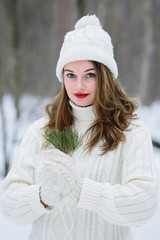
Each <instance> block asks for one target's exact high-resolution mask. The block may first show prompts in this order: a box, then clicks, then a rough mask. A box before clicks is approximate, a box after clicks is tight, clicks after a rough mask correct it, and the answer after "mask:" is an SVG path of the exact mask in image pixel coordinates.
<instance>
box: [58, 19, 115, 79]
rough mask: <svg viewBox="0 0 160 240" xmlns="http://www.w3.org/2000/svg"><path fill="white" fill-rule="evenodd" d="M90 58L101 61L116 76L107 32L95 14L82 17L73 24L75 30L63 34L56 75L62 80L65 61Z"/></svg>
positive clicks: (111, 47) (111, 46)
mask: <svg viewBox="0 0 160 240" xmlns="http://www.w3.org/2000/svg"><path fill="white" fill-rule="evenodd" d="M80 60H92V61H96V62H100V63H103V64H104V65H106V66H107V67H108V68H109V69H110V71H111V72H112V73H113V75H114V77H115V78H117V77H118V68H117V64H116V61H115V59H114V54H113V45H112V42H111V38H110V36H109V34H108V33H107V32H106V31H104V30H103V29H102V26H101V24H100V22H99V19H98V18H97V17H96V16H95V15H90V16H89V15H87V16H84V17H82V18H81V19H80V20H78V22H77V23H76V25H75V30H73V31H70V32H68V33H67V34H66V35H65V38H64V42H63V45H62V48H61V51H60V56H59V59H58V62H57V67H56V75H57V77H58V80H59V81H60V82H62V81H63V76H62V72H63V68H64V66H65V65H66V64H67V63H70V62H74V61H80Z"/></svg>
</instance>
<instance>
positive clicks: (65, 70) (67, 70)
mask: <svg viewBox="0 0 160 240" xmlns="http://www.w3.org/2000/svg"><path fill="white" fill-rule="evenodd" d="M93 70H94V71H95V68H90V69H87V70H85V71H84V72H89V71H93ZM64 72H72V73H73V72H74V71H72V70H70V69H64Z"/></svg>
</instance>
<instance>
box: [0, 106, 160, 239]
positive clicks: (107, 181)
mask: <svg viewBox="0 0 160 240" xmlns="http://www.w3.org/2000/svg"><path fill="white" fill-rule="evenodd" d="M71 106H72V111H73V115H74V118H75V122H74V127H75V128H76V129H77V130H78V131H79V133H81V132H83V133H84V132H85V131H86V129H87V128H88V127H90V125H91V124H92V123H93V121H94V120H95V115H94V112H93V107H92V106H90V107H86V108H81V107H77V106H75V105H74V104H73V103H72V105H71ZM134 123H135V125H133V126H130V127H131V128H132V130H131V131H130V132H126V142H125V143H120V144H119V146H118V147H117V149H116V150H114V151H110V152H108V153H106V154H105V155H103V156H101V155H100V149H99V148H98V146H97V147H95V148H94V149H93V151H92V152H91V153H90V154H86V153H85V152H84V151H83V145H85V142H84V143H83V145H82V146H81V147H80V148H79V149H78V150H77V151H76V152H75V153H74V154H73V156H72V157H71V159H72V161H74V163H75V165H76V171H75V172H76V176H77V177H78V178H81V179H83V183H82V188H81V186H80V188H78V191H77V193H78V197H77V196H76V195H77V194H76V193H75V196H76V197H73V196H74V193H73V192H72V194H73V195H72V196H70V197H69V196H68V195H67V197H66V198H64V200H63V201H62V202H60V203H59V204H57V205H56V206H55V208H53V209H52V210H49V209H45V208H44V207H43V205H42V204H41V203H40V200H39V187H40V185H39V182H38V179H37V176H38V172H37V171H39V170H38V169H39V161H38V157H37V156H38V155H39V154H41V147H42V145H43V141H44V139H43V137H42V132H41V130H40V129H41V128H42V127H43V126H44V125H45V124H46V120H45V119H44V118H43V119H40V120H38V121H36V122H35V123H34V124H33V125H32V126H31V127H30V128H29V129H28V131H27V132H26V134H25V136H24V138H23V141H22V143H21V146H20V150H19V156H18V158H17V160H16V161H15V162H14V164H13V167H12V169H11V171H10V173H9V175H8V176H7V178H6V179H5V180H4V181H3V183H2V184H1V191H0V193H1V194H0V202H1V206H2V209H3V211H4V213H5V214H6V215H7V216H8V217H10V218H11V219H12V220H14V221H16V222H18V223H21V224H22V223H32V232H31V235H30V238H29V240H44V239H45V240H51V239H54V240H106V239H109V240H132V239H133V237H132V234H131V230H130V227H132V226H134V227H135V226H141V225H142V224H144V223H145V222H146V221H148V220H149V219H150V218H151V217H152V216H153V214H154V212H155V209H156V205H157V175H156V173H155V166H154V159H153V152H152V144H151V139H150V134H149V132H148V130H147V129H146V127H145V125H144V124H143V123H142V122H141V121H140V120H136V121H134ZM76 187H78V186H77V185H76ZM80 189H81V190H80ZM73 191H74V190H73ZM79 194H80V196H79ZM79 197H80V198H79ZM74 198H79V201H78V203H77V202H76V201H75V200H74Z"/></svg>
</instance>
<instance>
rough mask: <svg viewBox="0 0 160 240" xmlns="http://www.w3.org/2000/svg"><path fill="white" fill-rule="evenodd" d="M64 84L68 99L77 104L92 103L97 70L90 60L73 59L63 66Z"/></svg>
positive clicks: (84, 105)
mask: <svg viewBox="0 0 160 240" xmlns="http://www.w3.org/2000/svg"><path fill="white" fill-rule="evenodd" d="M63 79H64V86H65V89H66V91H67V94H68V97H69V99H70V100H71V101H72V102H73V103H75V104H76V105H78V106H81V107H87V106H89V105H92V104H93V102H94V100H95V97H96V82H97V71H96V69H95V66H94V64H93V63H92V62H91V61H75V62H71V63H68V64H66V65H65V66H64V73H63Z"/></svg>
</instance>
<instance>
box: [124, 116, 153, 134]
mask: <svg viewBox="0 0 160 240" xmlns="http://www.w3.org/2000/svg"><path fill="white" fill-rule="evenodd" d="M140 132H148V133H149V129H148V127H147V126H146V125H145V123H144V122H143V121H142V120H141V119H140V118H137V119H134V120H132V121H131V123H130V125H129V127H128V129H127V131H126V132H125V135H126V137H127V136H131V135H134V134H136V133H140Z"/></svg>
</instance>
